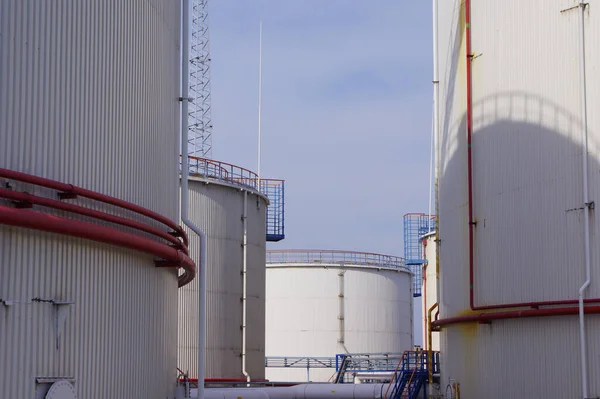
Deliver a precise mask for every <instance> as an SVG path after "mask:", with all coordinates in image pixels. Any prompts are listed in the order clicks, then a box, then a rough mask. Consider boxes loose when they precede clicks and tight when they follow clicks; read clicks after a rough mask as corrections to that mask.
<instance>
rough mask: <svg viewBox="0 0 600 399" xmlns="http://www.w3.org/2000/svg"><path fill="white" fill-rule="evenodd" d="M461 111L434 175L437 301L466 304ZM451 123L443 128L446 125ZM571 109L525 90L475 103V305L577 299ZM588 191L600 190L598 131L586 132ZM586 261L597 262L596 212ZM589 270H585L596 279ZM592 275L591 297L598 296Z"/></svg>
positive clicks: (580, 256)
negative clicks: (437, 218) (439, 287)
mask: <svg viewBox="0 0 600 399" xmlns="http://www.w3.org/2000/svg"><path fill="white" fill-rule="evenodd" d="M466 131H467V128H466V117H463V118H462V119H461V121H460V122H459V123H458V124H457V125H454V127H451V128H449V129H448V128H446V129H444V131H443V133H442V138H441V143H440V144H441V148H442V156H441V168H440V182H439V201H440V238H441V240H442V245H441V247H440V257H441V263H442V266H441V273H442V276H441V277H442V286H443V288H442V302H443V303H444V304H445V305H446V315H445V316H450V315H451V314H456V313H458V312H462V311H464V310H465V309H468V308H469V302H468V287H469V262H468V248H469V247H468V243H469V241H468V179H467V165H468V163H467V146H466ZM448 132H450V133H448ZM580 136H581V125H580V122H579V117H578V116H575V115H573V114H571V113H570V112H569V111H567V110H566V109H564V108H563V107H561V106H560V105H557V104H554V103H552V102H550V101H547V100H545V99H544V98H542V97H540V96H535V95H531V94H528V93H524V92H505V93H499V94H498V95H495V96H490V97H487V98H484V99H482V100H479V101H477V102H476V103H474V104H473V138H472V147H471V148H472V157H473V158H472V171H473V215H474V218H475V221H476V223H477V224H476V227H475V232H474V243H475V245H474V247H475V254H474V256H475V260H474V263H475V266H474V283H475V284H474V287H475V303H476V304H477V305H487V304H498V303H509V302H517V301H518V302H521V301H540V300H542V301H543V300H561V299H575V298H577V292H578V289H579V287H580V286H581V284H582V283H583V281H584V280H585V273H584V264H585V258H584V234H583V233H584V226H583V206H584V204H583V194H582V187H583V184H582V181H583V172H582V151H583V150H582V145H581V138H580ZM588 146H589V152H590V155H589V156H588V173H589V180H588V181H589V186H590V198H591V199H592V200H594V199H595V198H597V196H598V184H595V182H596V181H598V179H599V178H600V176H599V171H600V165H599V163H598V157H597V156H595V155H594V154H596V153H597V150H598V140H597V138H596V137H595V136H594V135H593V132H591V131H589V132H588ZM590 229H591V240H592V244H591V246H592V265H594V264H597V262H598V257H597V251H595V250H594V247H598V245H600V242H598V237H597V234H596V228H595V214H594V212H593V211H592V213H591V221H590ZM593 274H594V273H592V278H593V279H594V275H593ZM596 287H597V284H592V286H591V287H590V291H589V295H590V296H596V297H597V296H600V290H599V289H598V288H596Z"/></svg>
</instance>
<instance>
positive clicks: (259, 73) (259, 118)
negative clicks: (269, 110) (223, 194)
mask: <svg viewBox="0 0 600 399" xmlns="http://www.w3.org/2000/svg"><path fill="white" fill-rule="evenodd" d="M261 114H262V21H260V37H259V49H258V166H257V169H256V175H257V176H258V187H257V190H259V191H260V147H261V145H260V140H261V137H260V134H261V132H260V129H261Z"/></svg>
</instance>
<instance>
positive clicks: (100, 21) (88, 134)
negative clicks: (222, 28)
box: [0, 0, 187, 398]
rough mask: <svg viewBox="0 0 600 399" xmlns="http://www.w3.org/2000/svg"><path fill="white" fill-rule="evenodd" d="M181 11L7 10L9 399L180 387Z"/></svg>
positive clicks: (1, 102) (67, 6) (1, 256)
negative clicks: (177, 232)
mask: <svg viewBox="0 0 600 399" xmlns="http://www.w3.org/2000/svg"><path fill="white" fill-rule="evenodd" d="M180 11H181V9H180V6H179V3H178V2H175V3H169V4H168V5H167V4H166V3H161V2H156V1H145V0H140V1H136V2H135V4H133V3H131V2H126V1H123V2H121V1H117V2H109V3H107V2H105V1H94V0H90V1H85V2H57V1H38V0H30V1H27V0H3V1H2V5H1V6H0V184H1V186H2V190H1V193H0V213H1V216H0V336H1V337H2V338H1V339H0V364H1V365H2V366H1V367H0V381H2V383H0V397H2V398H44V397H46V395H47V393H48V391H49V390H50V389H51V386H53V384H57V385H56V386H54V388H53V392H54V393H55V394H56V393H57V392H58V391H60V390H62V392H63V393H65V394H66V393H67V392H68V396H61V397H75V396H77V397H80V398H124V397H161V398H165V397H171V396H172V394H173V387H174V380H175V377H176V366H177V352H176V350H177V349H176V348H177V289H178V288H177V287H178V277H177V271H176V268H171V267H160V268H157V267H155V260H158V259H159V258H160V256H158V255H157V253H158V252H161V253H163V255H166V256H167V257H169V258H173V259H170V260H169V259H164V258H163V259H162V261H163V262H162V263H157V264H158V265H161V266H172V265H173V262H174V259H175V258H177V257H181V259H184V254H183V253H182V252H180V251H177V250H176V249H174V248H169V246H168V245H167V243H172V244H174V245H177V246H178V247H179V248H183V247H181V246H180V244H177V242H179V241H178V240H174V239H173V237H172V236H171V237H169V234H167V233H168V232H175V231H174V230H172V228H173V227H177V223H176V221H177V218H178V198H179V197H178V180H177V163H178V143H177V135H178V125H179V107H180V106H179V102H178V97H179V95H180V93H179V92H180V89H179V79H180V57H179V45H180ZM41 178H44V179H46V180H44V179H41ZM87 190H90V191H87ZM94 198H96V199H94ZM98 199H101V200H98ZM119 201H127V202H129V204H125V203H123V202H119ZM41 203H43V204H45V205H43V204H41ZM136 206H141V207H143V208H144V209H142V208H139V207H136ZM57 209H60V210H57ZM77 212H83V213H85V215H84V214H81V213H77ZM94 212H102V213H103V214H104V216H101V215H100V214H98V213H94ZM151 212H154V213H151ZM143 213H145V214H146V215H145V216H144V215H143ZM107 215H108V216H107ZM148 215H150V216H151V217H147V216H148ZM110 216H118V217H119V218H121V219H111V217H110ZM101 218H103V219H101ZM161 218H164V219H161ZM109 219H110V220H112V221H109ZM160 220H162V222H161V221H160ZM169 220H170V221H175V222H169ZM163 222H167V223H166V224H165V223H163ZM136 223H137V224H136ZM123 224H127V225H129V227H127V228H126V227H124V226H123ZM134 225H135V226H137V227H132V226H134ZM140 229H144V230H145V231H144V232H142V231H140ZM157 236H161V237H162V238H156V237H157ZM83 237H86V238H85V239H84V238H83ZM109 243H110V244H109ZM132 248H136V249H135V250H134V249H132ZM142 248H145V249H142ZM171 255H173V256H171ZM185 258H187V257H185ZM58 385H60V387H59V386H58ZM52 397H57V396H52Z"/></svg>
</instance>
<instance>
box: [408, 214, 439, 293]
mask: <svg viewBox="0 0 600 399" xmlns="http://www.w3.org/2000/svg"><path fill="white" fill-rule="evenodd" d="M430 224H431V231H434V230H435V216H430V215H427V214H424V213H407V214H406V215H404V262H405V264H406V266H407V267H409V268H410V270H411V271H412V272H413V296H414V297H420V296H421V285H422V281H423V265H424V264H425V262H426V260H425V255H424V253H423V243H422V242H421V237H423V235H425V234H427V233H428V232H429V231H430Z"/></svg>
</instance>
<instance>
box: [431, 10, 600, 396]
mask: <svg viewBox="0 0 600 399" xmlns="http://www.w3.org/2000/svg"><path fill="white" fill-rule="evenodd" d="M598 12H599V10H598V9H597V8H594V7H593V6H591V5H587V4H585V3H579V2H576V1H562V0H531V1H517V0H502V1H488V0H485V1H484V0H467V1H443V2H442V1H440V2H439V36H438V38H439V44H440V52H439V66H440V113H439V120H440V129H441V130H440V136H439V155H440V159H439V161H440V162H439V232H440V237H439V238H440V240H441V243H440V273H441V275H440V277H441V298H440V320H439V321H438V322H437V323H436V324H437V325H438V326H440V327H441V328H442V336H441V337H442V339H441V349H442V389H443V388H444V387H445V386H446V385H447V384H449V383H451V382H455V383H457V384H459V385H460V396H461V397H466V398H482V397H486V398H530V397H538V398H541V397H547V398H567V397H579V398H582V397H586V398H591V397H598V396H600V380H599V379H598V378H596V376H597V375H599V374H600V341H599V340H598V339H596V338H597V337H596V333H595V332H597V331H598V330H599V329H600V316H598V315H597V313H598V311H600V307H599V306H598V302H599V301H600V300H599V299H597V298H599V297H600V274H599V273H598V267H597V265H598V261H599V260H600V259H599V255H600V253H599V250H598V248H600V234H598V218H597V216H596V214H597V211H595V210H594V203H595V201H596V200H597V199H598V193H599V188H600V184H599V183H598V182H600V176H599V174H600V165H599V163H598V158H599V150H600V147H599V140H598V134H599V133H600V113H598V112H594V110H597V109H598V106H599V103H600V75H599V74H598V73H595V72H594V71H597V70H598V69H599V68H600V46H598V45H597V43H596V41H597V38H599V37H600V24H599V21H598ZM586 113H587V115H586ZM586 270H587V271H591V274H590V275H589V277H590V279H589V282H590V284H589V285H588V284H586V283H585V282H586V280H587V276H586V274H587V273H586ZM580 292H581V293H582V299H585V301H586V305H585V314H584V316H581V315H580V311H579V308H578V303H579V295H580ZM580 323H582V324H580Z"/></svg>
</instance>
